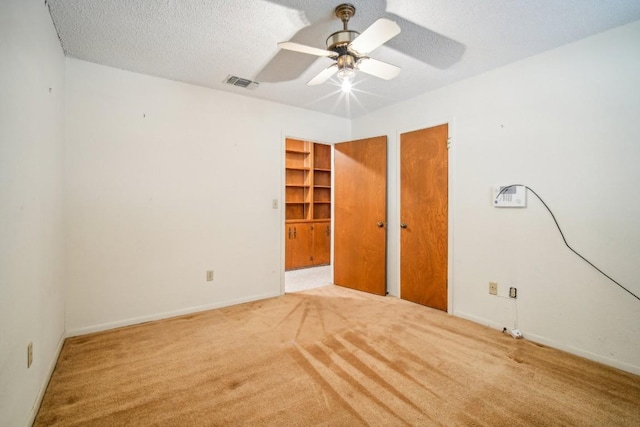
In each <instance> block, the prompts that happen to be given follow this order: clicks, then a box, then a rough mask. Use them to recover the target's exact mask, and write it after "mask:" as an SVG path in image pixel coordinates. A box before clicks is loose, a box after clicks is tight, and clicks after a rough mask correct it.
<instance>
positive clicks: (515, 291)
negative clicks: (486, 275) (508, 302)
mask: <svg viewBox="0 0 640 427" xmlns="http://www.w3.org/2000/svg"><path fill="white" fill-rule="evenodd" d="M517 296H518V289H516V288H509V298H516V297H517Z"/></svg>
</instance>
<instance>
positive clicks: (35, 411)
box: [27, 331, 66, 426]
mask: <svg viewBox="0 0 640 427" xmlns="http://www.w3.org/2000/svg"><path fill="white" fill-rule="evenodd" d="M65 339H66V334H65V333H64V331H63V332H62V335H60V339H59V340H58V346H57V347H56V351H55V352H54V354H53V357H52V358H51V361H50V362H49V368H48V369H47V374H46V375H45V378H44V381H42V385H41V386H40V391H38V396H36V400H35V402H33V406H32V407H31V412H30V413H29V419H28V422H27V426H31V425H33V423H34V421H35V420H36V415H38V411H39V410H40V405H41V404H42V399H43V398H44V393H45V392H46V391H47V386H48V385H49V380H51V376H52V375H53V370H54V369H56V364H57V363H58V358H59V357H60V352H61V351H62V346H63V345H64V340H65Z"/></svg>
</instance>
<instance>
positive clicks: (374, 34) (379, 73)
mask: <svg viewBox="0 0 640 427" xmlns="http://www.w3.org/2000/svg"><path fill="white" fill-rule="evenodd" d="M334 12H335V14H336V16H337V17H338V18H340V20H341V21H342V24H343V29H342V30H340V31H336V32H335V33H333V34H331V35H330V36H329V37H328V38H327V49H326V50H325V49H319V48H315V47H311V46H306V45H302V44H299V43H294V42H290V41H288V42H281V43H278V47H280V48H281V49H286V50H291V51H294V52H301V53H306V54H309V55H316V56H326V57H329V58H332V59H334V60H335V62H334V63H333V64H331V65H330V66H329V67H327V68H325V69H324V70H322V71H321V72H320V73H319V74H318V75H316V76H315V77H314V78H312V79H311V80H309V82H308V83H307V84H308V85H311V86H313V85H319V84H322V83H324V82H325V81H327V80H328V79H329V78H331V76H333V75H334V74H336V73H338V77H339V78H340V79H341V80H342V82H343V89H348V87H350V82H351V79H352V78H353V76H354V75H355V72H356V70H360V71H362V72H364V73H367V74H369V75H372V76H375V77H378V78H381V79H384V80H390V79H392V78H394V77H395V76H397V75H398V74H399V73H400V68H399V67H396V66H395V65H392V64H388V63H386V62H382V61H378V60H377V59H373V58H370V57H369V56H368V54H369V52H371V51H373V50H375V49H376V48H378V47H380V46H382V45H383V44H384V43H386V42H387V41H389V40H391V39H392V38H393V37H395V36H397V35H398V34H399V33H400V27H399V26H398V24H396V23H395V22H393V21H391V20H389V19H384V18H381V19H378V20H377V21H376V22H374V23H373V24H371V26H370V27H369V28H367V29H366V30H364V31H363V32H362V34H360V33H358V32H357V31H353V30H349V28H348V24H349V19H351V17H353V15H355V13H356V8H355V6H353V5H352V4H349V3H344V4H341V5H339V6H337V7H336V8H335V10H334Z"/></svg>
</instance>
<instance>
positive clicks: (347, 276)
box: [333, 136, 387, 295]
mask: <svg viewBox="0 0 640 427" xmlns="http://www.w3.org/2000/svg"><path fill="white" fill-rule="evenodd" d="M334 157H335V159H334V162H335V164H334V167H335V190H334V191H335V195H334V202H335V207H334V213H335V218H334V222H333V225H334V239H335V240H334V246H333V250H334V252H333V261H334V262H333V274H334V278H333V280H334V283H335V284H336V285H340V286H345V287H348V288H352V289H357V290H360V291H365V292H370V293H373V294H378V295H385V294H386V248H387V233H386V228H385V227H386V222H387V137H386V136H380V137H376V138H368V139H361V140H358V141H350V142H343V143H339V144H336V145H335V150H334Z"/></svg>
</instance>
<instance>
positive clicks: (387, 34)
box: [349, 18, 400, 55]
mask: <svg viewBox="0 0 640 427" xmlns="http://www.w3.org/2000/svg"><path fill="white" fill-rule="evenodd" d="M398 34H400V27H399V26H398V24H396V23H395V22H393V21H391V20H389V19H384V18H380V19H378V20H377V21H376V22H374V23H373V24H371V26H370V27H369V28H367V29H366V30H364V31H363V32H362V33H361V34H360V35H359V36H358V37H356V39H355V40H354V41H352V42H351V44H350V45H349V48H351V49H353V50H354V51H356V52H358V53H360V54H363V55H365V54H367V53H369V52H371V51H373V50H375V49H376V48H378V47H380V46H382V45H383V44H384V43H385V42H387V41H388V40H391V39H392V38H394V37H395V36H397V35H398Z"/></svg>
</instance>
